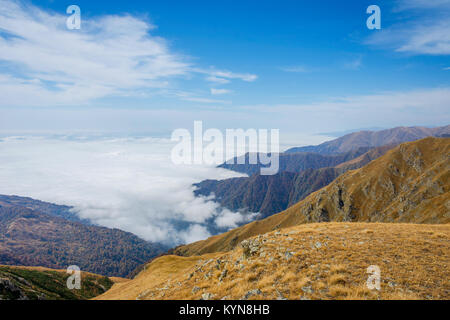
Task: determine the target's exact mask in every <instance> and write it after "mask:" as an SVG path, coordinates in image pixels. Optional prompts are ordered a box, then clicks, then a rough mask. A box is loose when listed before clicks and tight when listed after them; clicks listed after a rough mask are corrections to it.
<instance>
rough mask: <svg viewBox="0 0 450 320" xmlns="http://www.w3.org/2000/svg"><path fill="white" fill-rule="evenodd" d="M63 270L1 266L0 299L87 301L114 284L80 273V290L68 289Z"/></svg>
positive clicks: (107, 280) (98, 277) (66, 275)
mask: <svg viewBox="0 0 450 320" xmlns="http://www.w3.org/2000/svg"><path fill="white" fill-rule="evenodd" d="M69 276H70V275H69V274H67V273H66V272H65V271H64V270H53V269H47V268H41V267H40V268H32V267H11V266H0V300H87V299H91V298H93V297H95V296H98V295H100V294H102V293H104V292H105V291H107V290H108V289H110V288H111V287H112V285H113V283H114V282H113V281H112V280H111V279H109V278H107V277H104V276H99V275H96V274H92V273H86V272H82V273H81V288H80V290H69V289H68V288H67V279H68V277H69Z"/></svg>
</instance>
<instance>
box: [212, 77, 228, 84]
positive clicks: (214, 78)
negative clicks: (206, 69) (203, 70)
mask: <svg viewBox="0 0 450 320" xmlns="http://www.w3.org/2000/svg"><path fill="white" fill-rule="evenodd" d="M206 81H209V82H214V83H219V84H227V83H230V80H227V79H223V78H218V77H215V76H209V77H206Z"/></svg>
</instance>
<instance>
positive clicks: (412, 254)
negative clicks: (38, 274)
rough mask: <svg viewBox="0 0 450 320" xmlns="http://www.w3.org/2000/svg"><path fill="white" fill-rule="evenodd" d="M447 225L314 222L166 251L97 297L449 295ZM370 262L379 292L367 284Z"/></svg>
mask: <svg viewBox="0 0 450 320" xmlns="http://www.w3.org/2000/svg"><path fill="white" fill-rule="evenodd" d="M449 243H450V225H448V224H446V225H415V224H401V223H399V224H394V223H389V224H386V223H356V222H353V223H316V224H308V225H299V226H294V227H291V228H286V229H281V230H279V231H276V232H269V233H265V234H264V235H260V236H258V237H253V238H250V239H248V240H247V241H244V242H242V243H241V245H240V246H238V247H235V248H234V249H233V250H231V251H228V252H217V253H209V254H203V255H201V256H192V257H179V256H163V257H160V258H158V259H155V260H153V261H152V262H151V263H149V264H147V265H146V267H145V270H143V271H142V272H141V273H140V274H139V275H138V276H137V277H136V278H134V279H133V280H130V281H127V282H122V283H116V284H114V286H113V287H112V288H111V289H110V290H109V291H107V292H106V293H104V294H102V295H100V296H99V297H96V298H95V299H96V300H118V299H120V300H125V299H128V300H136V299H137V300H186V299H187V300H199V299H203V300H209V299H215V300H221V299H223V300H239V299H242V300H254V299H256V300H264V299H267V300H276V299H283V300H284V299H289V300H309V299H314V300H316V299H333V300H335V299H373V300H398V299H429V300H448V299H450V290H449V289H450V287H449V282H448V279H449V278H450V269H449V268H448V267H447V266H448V252H449V249H450V248H449ZM369 266H377V267H379V268H380V271H381V278H380V290H379V291H378V290H370V289H369V288H367V286H366V281H367V280H368V277H369V275H370V274H368V271H367V270H368V267H369Z"/></svg>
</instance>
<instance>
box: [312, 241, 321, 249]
mask: <svg viewBox="0 0 450 320" xmlns="http://www.w3.org/2000/svg"><path fill="white" fill-rule="evenodd" d="M314 246H315V247H316V249H320V248H322V243H320V242H319V241H317V242H316V243H315V244H314Z"/></svg>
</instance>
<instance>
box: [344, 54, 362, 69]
mask: <svg viewBox="0 0 450 320" xmlns="http://www.w3.org/2000/svg"><path fill="white" fill-rule="evenodd" d="M361 66H362V57H357V58H355V59H353V60H351V61H348V62H345V63H344V68H345V69H350V70H359V69H360V68H361Z"/></svg>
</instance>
